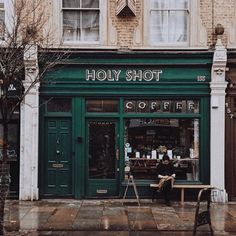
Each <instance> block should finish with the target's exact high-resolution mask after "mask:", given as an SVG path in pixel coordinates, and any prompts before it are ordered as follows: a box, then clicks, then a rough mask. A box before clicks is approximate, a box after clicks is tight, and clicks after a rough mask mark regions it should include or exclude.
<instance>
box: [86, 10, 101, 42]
mask: <svg viewBox="0 0 236 236" xmlns="http://www.w3.org/2000/svg"><path fill="white" fill-rule="evenodd" d="M82 35H83V40H88V41H98V40H99V11H83V12H82Z"/></svg>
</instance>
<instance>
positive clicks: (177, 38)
mask: <svg viewBox="0 0 236 236" xmlns="http://www.w3.org/2000/svg"><path fill="white" fill-rule="evenodd" d="M150 4H151V5H150V42H151V44H152V45H156V44H158V45H160V44H174V45H178V44H186V43H187V41H188V26H189V1H188V0H151V3H150Z"/></svg>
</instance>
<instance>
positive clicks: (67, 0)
mask: <svg viewBox="0 0 236 236" xmlns="http://www.w3.org/2000/svg"><path fill="white" fill-rule="evenodd" d="M62 7H64V8H78V7H80V0H62Z"/></svg>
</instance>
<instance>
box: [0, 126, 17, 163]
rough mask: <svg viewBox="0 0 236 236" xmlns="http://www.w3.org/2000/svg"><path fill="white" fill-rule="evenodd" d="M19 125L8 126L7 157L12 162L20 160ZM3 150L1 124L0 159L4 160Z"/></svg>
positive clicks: (1, 127) (1, 128)
mask: <svg viewBox="0 0 236 236" xmlns="http://www.w3.org/2000/svg"><path fill="white" fill-rule="evenodd" d="M17 137H18V125H17V124H9V125H8V147H7V157H8V159H10V160H17V158H18V138H17ZM2 148H3V126H2V124H0V159H2Z"/></svg>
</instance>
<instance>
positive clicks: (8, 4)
mask: <svg viewBox="0 0 236 236" xmlns="http://www.w3.org/2000/svg"><path fill="white" fill-rule="evenodd" d="M3 3H4V8H3V11H4V12H5V19H4V21H5V29H4V36H3V37H1V38H0V42H5V41H6V39H7V34H11V32H12V27H13V21H14V0H3ZM6 32H7V33H6Z"/></svg>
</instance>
